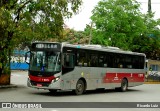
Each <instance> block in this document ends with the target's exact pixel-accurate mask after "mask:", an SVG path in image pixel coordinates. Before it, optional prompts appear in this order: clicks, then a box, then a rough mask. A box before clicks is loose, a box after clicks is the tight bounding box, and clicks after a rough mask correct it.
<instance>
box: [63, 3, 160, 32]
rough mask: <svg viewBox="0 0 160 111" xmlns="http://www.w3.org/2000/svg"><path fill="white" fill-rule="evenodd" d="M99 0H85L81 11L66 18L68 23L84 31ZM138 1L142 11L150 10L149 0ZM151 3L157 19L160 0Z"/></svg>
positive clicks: (69, 25)
mask: <svg viewBox="0 0 160 111" xmlns="http://www.w3.org/2000/svg"><path fill="white" fill-rule="evenodd" d="M99 1H100V0H83V5H82V7H81V10H80V12H79V13H78V14H77V15H74V16H73V17H72V18H70V19H69V20H65V23H66V25H67V26H68V27H69V28H72V29H75V30H77V31H79V30H81V31H83V30H84V28H85V27H86V24H90V23H91V20H90V17H91V16H92V10H93V9H94V7H95V6H96V5H97V4H98V2H99ZM137 1H138V2H140V3H141V12H142V13H146V12H147V10H148V3H147V2H148V0H137ZM151 3H152V5H151V7H152V11H153V12H155V19H157V18H160V0H151Z"/></svg>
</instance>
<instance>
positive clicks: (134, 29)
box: [91, 0, 147, 49]
mask: <svg viewBox="0 0 160 111" xmlns="http://www.w3.org/2000/svg"><path fill="white" fill-rule="evenodd" d="M139 6H140V4H139V3H137V2H136V1H135V0H103V1H100V2H99V3H98V5H97V6H96V7H95V9H94V10H93V11H92V12H93V15H92V16H91V19H92V21H93V22H94V23H95V25H96V29H97V31H96V33H97V34H96V35H101V36H102V37H100V38H101V39H102V40H100V41H107V44H104V43H106V42H102V43H103V45H111V46H116V47H121V48H123V49H129V47H130V44H131V43H132V39H133V38H134V37H136V36H139V35H140V34H141V33H142V32H144V31H145V30H146V29H147V28H146V26H145V24H144V23H143V15H142V14H141V12H140V10H139ZM93 40H94V39H93ZM109 40H110V41H109ZM92 42H93V43H95V42H96V41H92Z"/></svg>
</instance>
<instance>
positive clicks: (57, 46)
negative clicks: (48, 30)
mask: <svg viewBox="0 0 160 111" xmlns="http://www.w3.org/2000/svg"><path fill="white" fill-rule="evenodd" d="M32 48H36V49H60V44H57V43H34V44H33V45H32Z"/></svg>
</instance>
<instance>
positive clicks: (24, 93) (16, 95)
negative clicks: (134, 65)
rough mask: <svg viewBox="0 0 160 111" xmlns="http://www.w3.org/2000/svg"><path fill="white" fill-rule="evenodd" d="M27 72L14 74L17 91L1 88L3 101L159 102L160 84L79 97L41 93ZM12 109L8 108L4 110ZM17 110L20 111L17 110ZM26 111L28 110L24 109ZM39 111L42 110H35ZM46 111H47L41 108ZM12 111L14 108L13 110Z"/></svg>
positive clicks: (47, 92) (59, 93)
mask: <svg viewBox="0 0 160 111" xmlns="http://www.w3.org/2000/svg"><path fill="white" fill-rule="evenodd" d="M26 82H27V71H13V72H12V75H11V84H15V85H17V86H18V87H17V88H6V89H0V102H160V96H159V94H160V84H144V85H141V86H137V87H131V88H129V90H128V91H127V92H117V91H115V90H105V91H87V92H86V93H85V94H83V95H80V96H77V95H74V94H73V93H71V92H58V93H57V94H52V93H50V92H49V91H48V90H38V89H32V88H28V87H27V86H26ZM106 109H107V110H110V111H120V110H122V111H125V110H126V111H127V110H130V111H135V110H136V111H158V109H157V108H153V109H151V108H148V109H146V108H140V109H139V108H121V109H118V108H100V109H99V108H96V109H92V108H83V109H81V108H79V109H75V108H66V109H64V108H54V109H51V108H50V109H46V110H47V111H71V110H72V111H75V110H79V111H81V110H83V111H88V110H90V111H92V110H93V111H97V110H100V111H101V110H102V111H106ZM3 110H9V109H3ZM15 110H16V111H18V110H20V109H15ZM24 110H27V109H24ZM34 110H37V111H40V110H39V109H33V111H34ZM41 110H44V109H41ZM12 111H13V109H12Z"/></svg>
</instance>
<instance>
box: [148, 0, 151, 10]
mask: <svg viewBox="0 0 160 111" xmlns="http://www.w3.org/2000/svg"><path fill="white" fill-rule="evenodd" d="M151 12H152V9H151V0H148V13H151Z"/></svg>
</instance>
